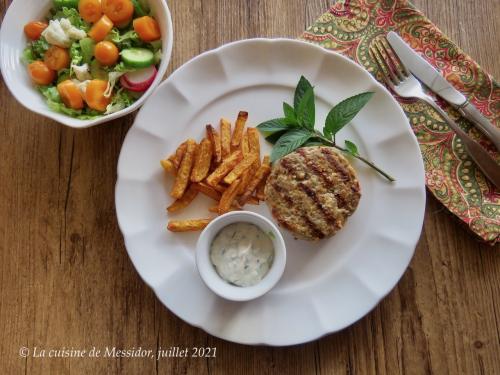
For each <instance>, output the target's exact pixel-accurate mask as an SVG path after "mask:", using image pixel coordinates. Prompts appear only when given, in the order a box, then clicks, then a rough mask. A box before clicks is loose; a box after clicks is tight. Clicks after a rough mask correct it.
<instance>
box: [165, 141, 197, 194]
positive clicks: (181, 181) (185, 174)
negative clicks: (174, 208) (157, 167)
mask: <svg viewBox="0 0 500 375" xmlns="http://www.w3.org/2000/svg"><path fill="white" fill-rule="evenodd" d="M186 142H187V146H186V153H185V154H184V157H183V158H182V162H181V165H180V166H179V169H178V170H177V176H176V177H175V181H174V186H173V187H172V191H171V192H170V195H171V196H172V197H174V198H176V199H179V198H180V197H182V195H183V194H184V191H185V190H186V187H187V185H188V182H189V176H190V175H191V169H192V168H193V159H194V153H195V151H196V142H195V141H194V140H192V139H188V140H187V141H186Z"/></svg>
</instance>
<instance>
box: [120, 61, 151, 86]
mask: <svg viewBox="0 0 500 375" xmlns="http://www.w3.org/2000/svg"><path fill="white" fill-rule="evenodd" d="M157 73H158V71H157V70H156V67H155V66H154V65H152V66H148V67H147V68H144V69H140V70H135V71H133V72H128V73H126V74H125V75H123V77H122V78H123V81H125V82H126V85H124V86H125V87H127V86H128V87H130V88H129V90H132V91H146V90H147V89H148V88H149V86H151V84H152V83H153V81H154V80H155V78H156V74H157ZM128 87H127V88H128Z"/></svg>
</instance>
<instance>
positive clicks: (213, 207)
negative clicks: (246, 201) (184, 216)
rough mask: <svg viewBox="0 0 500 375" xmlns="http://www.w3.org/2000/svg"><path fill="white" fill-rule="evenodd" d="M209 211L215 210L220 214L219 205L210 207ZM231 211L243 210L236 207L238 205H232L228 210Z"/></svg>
mask: <svg viewBox="0 0 500 375" xmlns="http://www.w3.org/2000/svg"><path fill="white" fill-rule="evenodd" d="M208 211H210V212H215V213H216V214H218V213H219V206H212V207H209V208H208ZM230 211H241V208H239V207H236V206H231V208H230V209H229V210H228V211H227V212H230Z"/></svg>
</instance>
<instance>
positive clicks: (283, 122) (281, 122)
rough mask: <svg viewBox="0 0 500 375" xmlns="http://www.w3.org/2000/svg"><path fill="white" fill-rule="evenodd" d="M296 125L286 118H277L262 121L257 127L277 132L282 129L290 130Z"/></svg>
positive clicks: (261, 129) (263, 130)
mask: <svg viewBox="0 0 500 375" xmlns="http://www.w3.org/2000/svg"><path fill="white" fill-rule="evenodd" d="M293 126H294V125H293V124H292V123H291V122H290V121H288V119H286V118H275V119H272V120H269V121H264V122H261V123H260V124H259V125H257V129H259V130H260V131H261V132H275V131H280V130H289V129H290V127H293Z"/></svg>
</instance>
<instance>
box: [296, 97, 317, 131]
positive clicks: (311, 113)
mask: <svg viewBox="0 0 500 375" xmlns="http://www.w3.org/2000/svg"><path fill="white" fill-rule="evenodd" d="M295 114H296V115H297V122H298V123H299V125H302V126H303V127H305V128H307V129H314V121H315V116H316V108H315V105H314V88H313V87H309V88H308V89H307V91H306V92H305V94H304V96H303V97H302V99H300V102H299V107H298V108H297V109H296V110H295Z"/></svg>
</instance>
